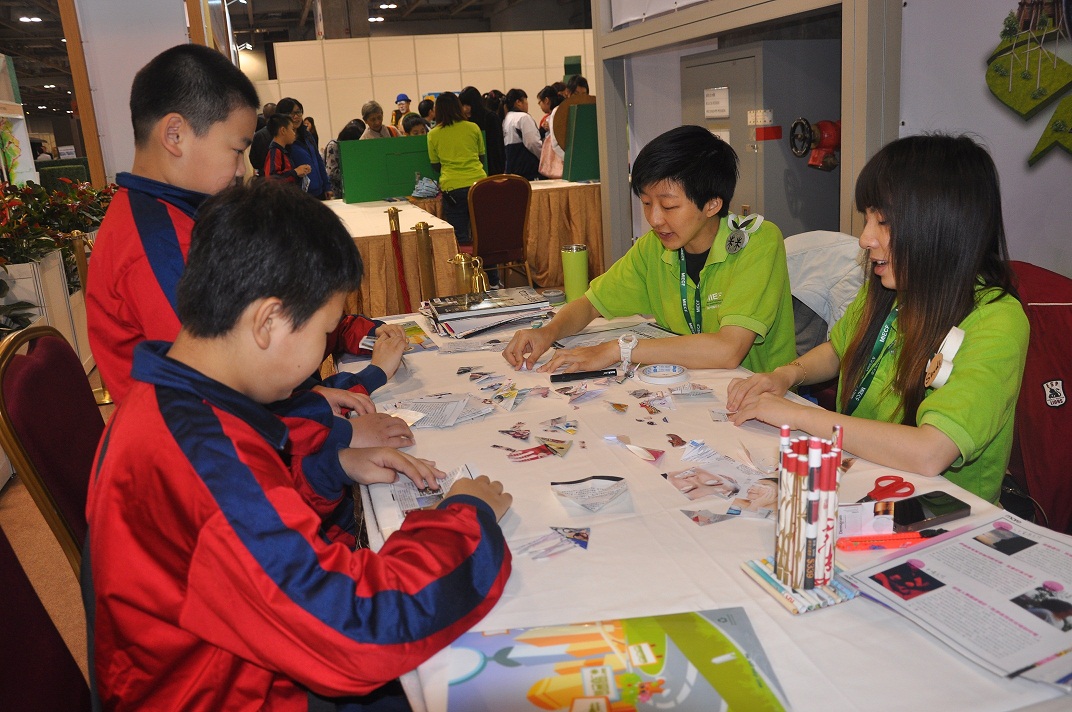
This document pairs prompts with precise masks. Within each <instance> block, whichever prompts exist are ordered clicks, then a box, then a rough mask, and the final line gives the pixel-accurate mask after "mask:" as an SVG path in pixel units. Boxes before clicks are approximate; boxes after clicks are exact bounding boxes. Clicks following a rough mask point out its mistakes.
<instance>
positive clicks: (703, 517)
mask: <svg viewBox="0 0 1072 712" xmlns="http://www.w3.org/2000/svg"><path fill="white" fill-rule="evenodd" d="M681 513H682V514H684V515H685V516H686V517H688V518H689V519H691V520H692V521H694V522H696V524H698V525H700V526H701V527H706V526H707V525H708V524H718V523H719V522H724V521H726V520H727V519H733V515H732V514H715V513H714V512H712V511H710V510H707V509H682V510H681Z"/></svg>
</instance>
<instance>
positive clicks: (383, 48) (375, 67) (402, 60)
mask: <svg viewBox="0 0 1072 712" xmlns="http://www.w3.org/2000/svg"><path fill="white" fill-rule="evenodd" d="M414 39H415V38H413V37H410V36H408V35H407V36H405V37H373V38H372V40H371V41H370V49H371V52H372V76H374V77H379V76H382V75H385V74H416V73H417V57H416V54H415V52H414ZM412 91H417V89H416V84H414V88H413V89H412ZM391 98H392V99H393V98H394V96H392V97H391Z"/></svg>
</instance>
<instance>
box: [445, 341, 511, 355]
mask: <svg viewBox="0 0 1072 712" xmlns="http://www.w3.org/2000/svg"><path fill="white" fill-rule="evenodd" d="M509 343H510V341H509V339H506V340H503V339H488V340H487V341H478V340H476V339H465V340H455V339H449V340H448V343H445V344H442V345H441V346H440V347H439V353H441V354H461V353H471V352H473V351H503V350H504V349H506V346H507V344H509Z"/></svg>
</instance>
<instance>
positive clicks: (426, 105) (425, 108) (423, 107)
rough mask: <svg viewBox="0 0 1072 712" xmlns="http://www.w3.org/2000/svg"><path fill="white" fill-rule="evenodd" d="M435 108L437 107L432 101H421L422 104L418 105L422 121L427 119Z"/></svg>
mask: <svg viewBox="0 0 1072 712" xmlns="http://www.w3.org/2000/svg"><path fill="white" fill-rule="evenodd" d="M433 107H435V102H434V101H432V100H431V99H421V103H419V104H417V113H418V114H419V115H420V117H421V118H422V119H427V118H428V114H429V113H431V111H432V108H433Z"/></svg>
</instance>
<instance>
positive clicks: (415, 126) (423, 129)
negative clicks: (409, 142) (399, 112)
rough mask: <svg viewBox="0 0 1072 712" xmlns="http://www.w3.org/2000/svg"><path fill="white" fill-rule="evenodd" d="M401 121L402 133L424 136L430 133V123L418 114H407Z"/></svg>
mask: <svg viewBox="0 0 1072 712" xmlns="http://www.w3.org/2000/svg"><path fill="white" fill-rule="evenodd" d="M401 123H402V133H404V134H406V135H407V136H424V135H425V134H427V133H428V124H427V123H425V121H424V119H422V118H421V117H419V116H417V115H416V114H406V115H405V116H403V117H402V122H401Z"/></svg>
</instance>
